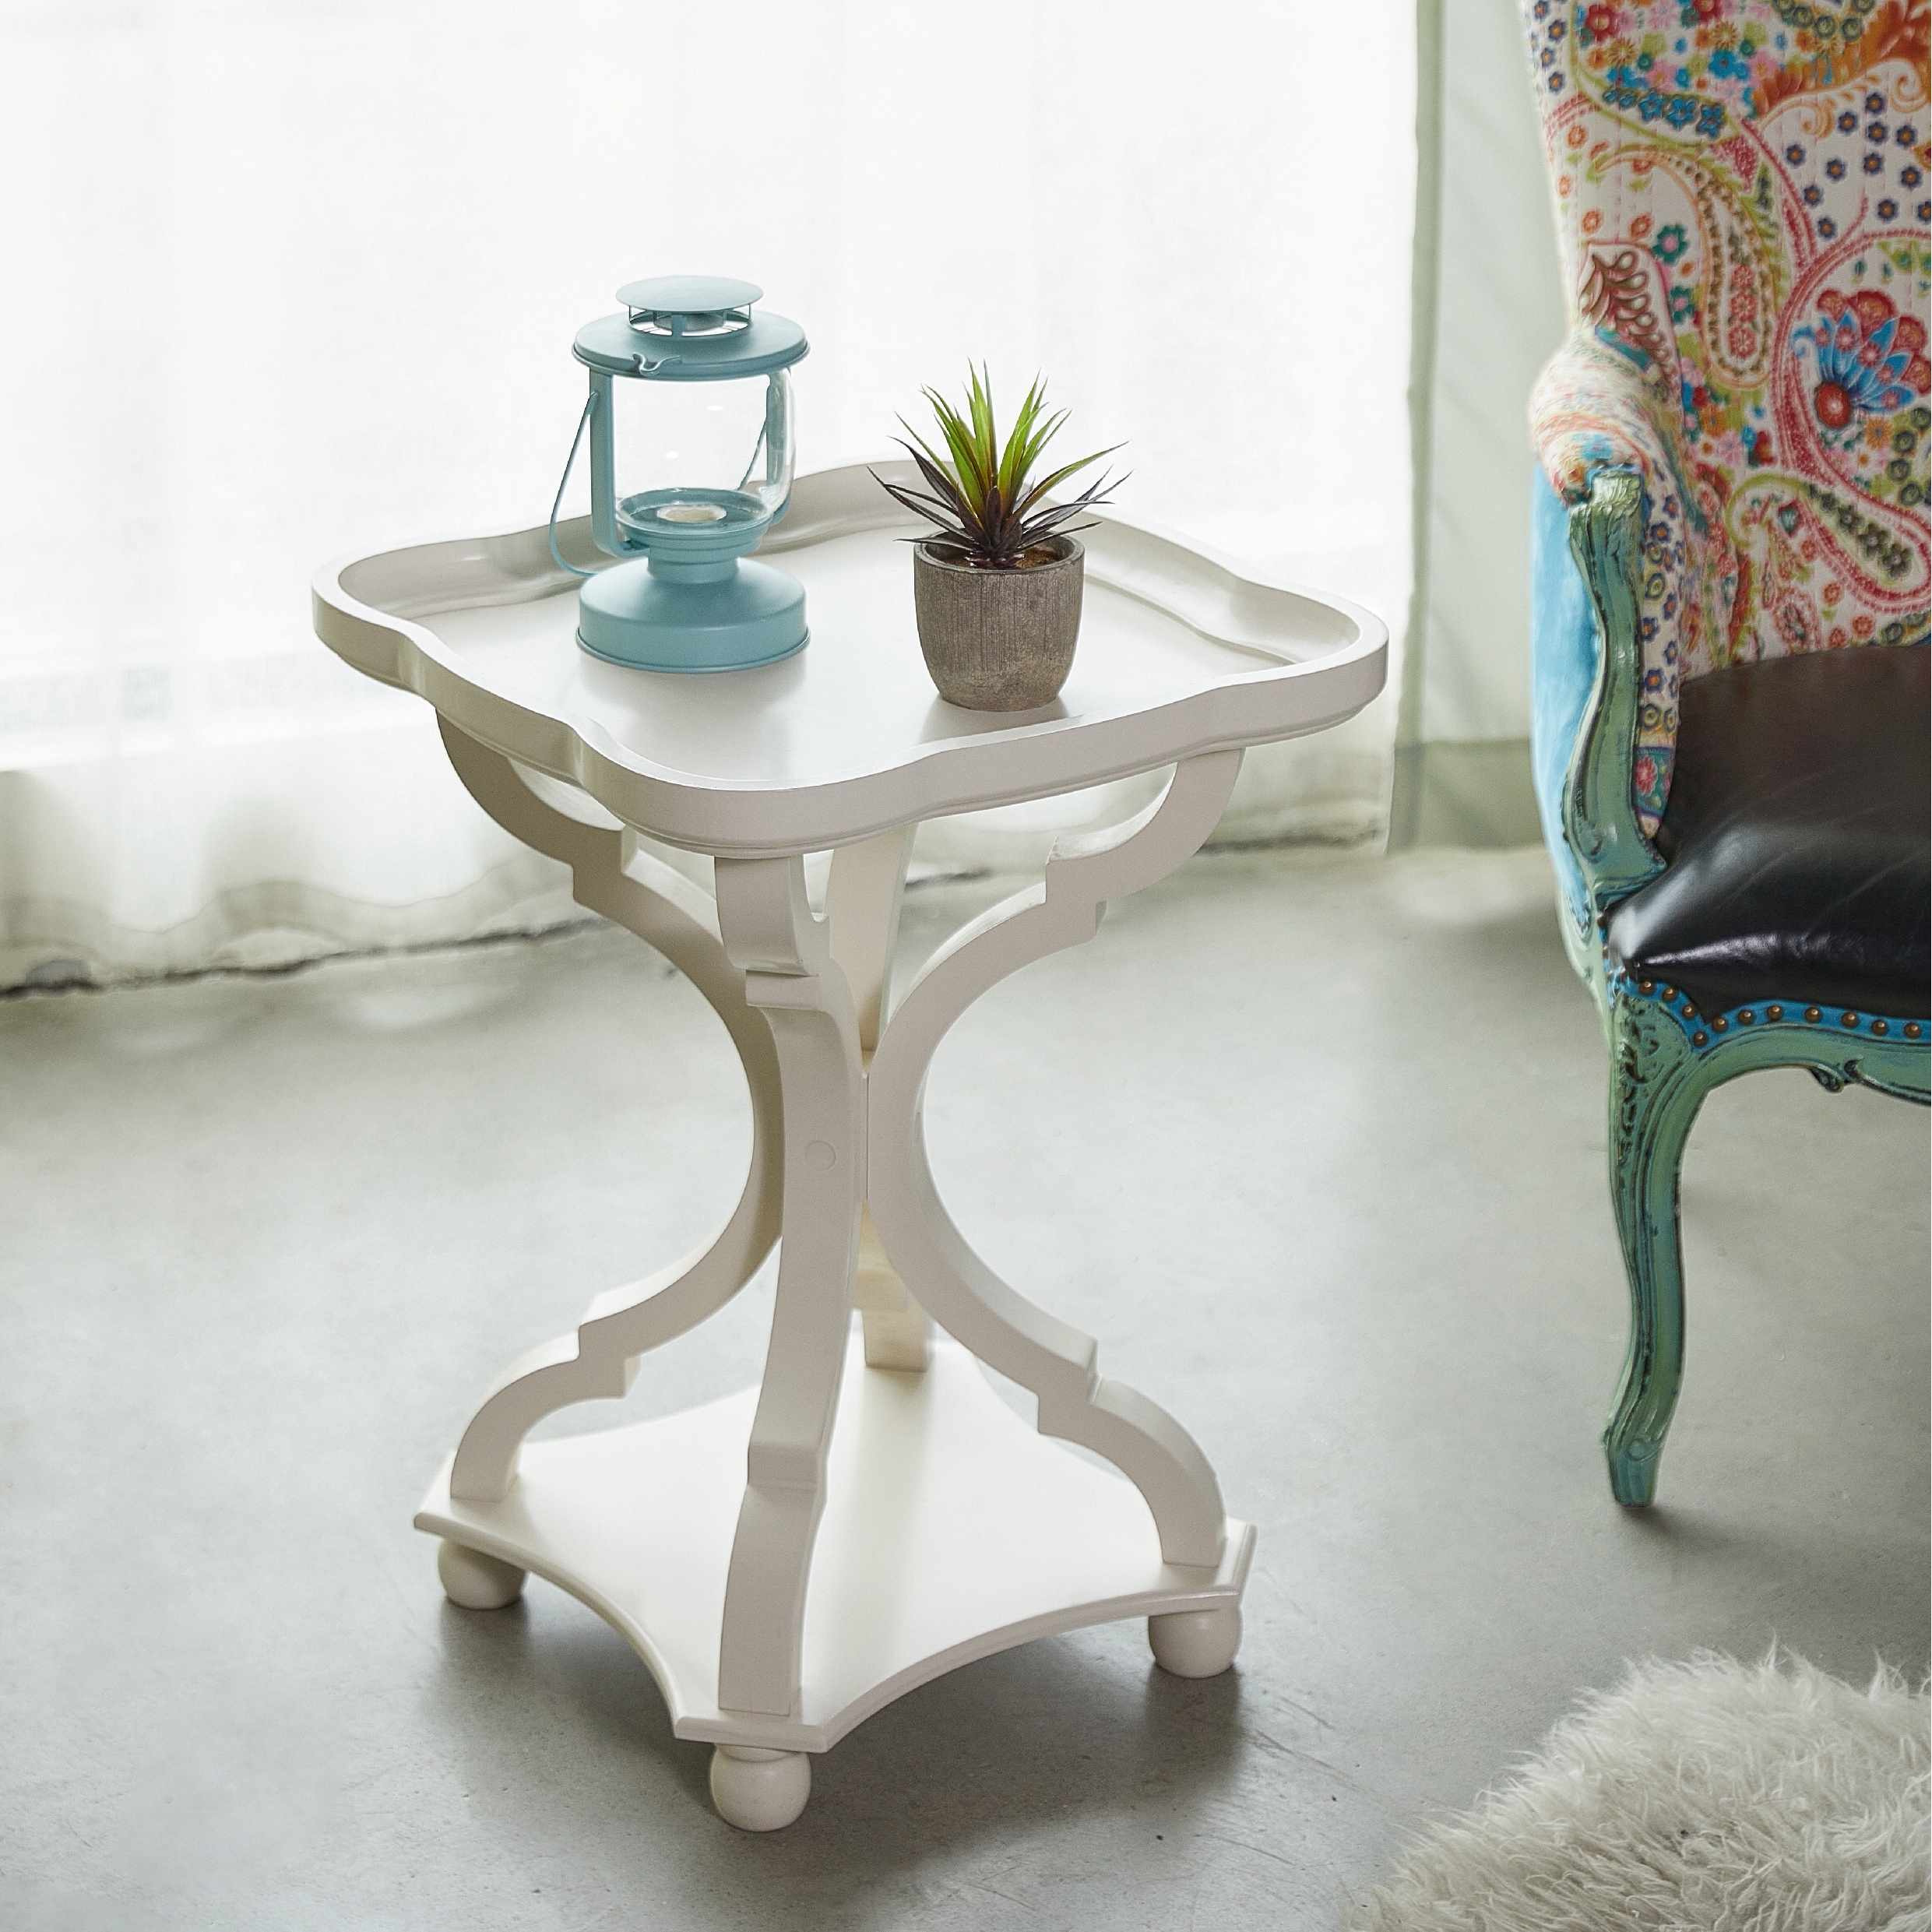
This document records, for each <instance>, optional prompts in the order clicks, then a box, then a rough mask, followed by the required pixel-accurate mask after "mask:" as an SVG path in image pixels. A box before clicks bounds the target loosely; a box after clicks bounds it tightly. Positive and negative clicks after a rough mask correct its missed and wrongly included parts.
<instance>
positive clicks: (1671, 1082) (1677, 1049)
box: [1603, 992, 1710, 1506]
mask: <svg viewBox="0 0 1932 1932" xmlns="http://www.w3.org/2000/svg"><path fill="white" fill-rule="evenodd" d="M1709 1090H1710V1082H1709V1081H1708V1080H1707V1079H1705V1077H1704V1075H1703V1071H1702V1069H1701V1068H1700V1067H1699V1066H1698V1063H1697V1061H1696V1060H1695V1058H1694V1055H1693V1054H1692V1053H1691V1050H1690V1047H1689V1046H1688V1045H1687V1043H1686V1042H1685V1040H1684V1035H1683V1033H1682V1031H1681V1030H1680V1029H1679V1027H1678V1026H1677V1024H1676V1022H1674V1020H1673V1019H1670V1017H1669V1016H1667V1015H1664V1014H1662V1013H1660V1012H1659V1009H1658V1008H1657V1007H1656V1005H1652V1004H1651V1003H1649V1002H1647V1001H1635V1000H1631V999H1630V998H1627V997H1625V996H1624V994H1621V992H1620V993H1619V994H1617V995H1616V996H1615V997H1614V998H1613V1000H1612V1001H1611V1005H1610V1200H1611V1204H1612V1205H1613V1207H1614V1209H1615V1211H1616V1215H1617V1237H1618V1239H1619V1240H1621V1242H1622V1244H1623V1249H1624V1274H1625V1276H1627V1277H1628V1280H1629V1283H1630V1346H1629V1348H1628V1351H1627V1353H1625V1355H1624V1372H1623V1377H1622V1379H1621V1381H1619V1383H1618V1384H1617V1395H1616V1399H1615V1400H1614V1402H1612V1403H1611V1405H1610V1420H1609V1421H1608V1422H1607V1423H1605V1425H1604V1428H1603V1451H1604V1454H1605V1455H1606V1458H1607V1459H1608V1460H1609V1463H1610V1492H1611V1494H1613V1495H1614V1496H1615V1497H1616V1498H1617V1501H1618V1502H1620V1503H1624V1504H1631V1505H1634V1506H1641V1505H1642V1504H1647V1503H1649V1502H1650V1501H1652V1500H1653V1499H1654V1498H1655V1497H1656V1490H1657V1463H1658V1460H1659V1457H1660V1455H1662V1452H1663V1439H1664V1437H1665V1435H1666V1434H1667V1433H1668V1431H1669V1430H1670V1417H1671V1415H1672V1413H1673V1411H1674V1410H1675V1409H1676V1408H1677V1392H1678V1390H1679V1389H1680V1388H1681V1386H1682V1385H1683V1381H1684V1243H1683V1237H1682V1234H1681V1232H1680V1227H1679V1224H1678V1213H1677V1202H1678V1170H1679V1169H1680V1167H1681V1166H1682V1163H1683V1160H1684V1142H1686V1141H1687V1139H1688V1138H1690V1133H1691V1122H1692V1121H1694V1120H1695V1119H1696V1118H1697V1114H1698V1108H1699V1107H1701V1105H1702V1104H1703V1101H1704V1096H1705V1094H1706V1093H1708V1092H1709Z"/></svg>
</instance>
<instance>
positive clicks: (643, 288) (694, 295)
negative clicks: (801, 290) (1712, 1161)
mask: <svg viewBox="0 0 1932 1932" xmlns="http://www.w3.org/2000/svg"><path fill="white" fill-rule="evenodd" d="M764 294H765V291H764V290H762V288H760V287H758V284H757V283H755V282H734V280H732V279H731V278H730V276H728V275H657V276H652V278H651V279H650V280H649V281H646V282H627V283H625V285H624V287H621V289H619V290H618V301H621V303H622V304H624V305H625V308H628V310H629V311H631V326H632V328H633V329H641V328H649V329H653V330H656V331H661V332H662V333H663V334H666V335H670V336H682V335H694V336H695V335H710V334H713V333H716V332H718V331H720V330H728V329H744V328H748V326H750V324H751V314H750V310H751V304H753V303H754V302H755V301H761V300H762V298H763V297H764Z"/></svg>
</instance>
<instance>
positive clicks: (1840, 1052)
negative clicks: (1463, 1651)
mask: <svg viewBox="0 0 1932 1932" xmlns="http://www.w3.org/2000/svg"><path fill="white" fill-rule="evenodd" d="M1522 10H1523V16H1524V20H1525V24H1526V27H1527V28H1528V30H1529V42H1530V60H1531V67H1532V73H1533V79H1534V84H1535V88H1536V99H1537V102H1538V104H1539V110H1540V114H1541V116H1542V121H1543V135H1544V140H1545V143H1546V146H1547V150H1548V154H1549V160H1550V171H1551V177H1552V179H1553V181H1554V187H1555V192H1556V206H1557V225H1558V229H1559V232H1560V240H1561V247H1562V251H1563V258H1564V272H1565V273H1566V275H1567V276H1568V283H1569V301H1570V307H1571V328H1570V333H1569V335H1568V340H1566V342H1565V343H1564V347H1562V349H1561V350H1560V351H1559V352H1558V354H1557V355H1556V357H1554V360H1552V361H1551V362H1550V364H1549V366H1548V368H1547V369H1545V370H1544V371H1543V375H1542V377H1541V378H1540V381H1539V382H1538V384H1537V386H1536V392H1535V395H1534V396H1533V399H1532V403H1531V410H1530V413H1531V421H1532V428H1533V435H1534V439H1535V442H1536V450H1537V454H1538V457H1539V460H1540V465H1541V468H1542V470H1543V475H1544V477H1545V478H1546V479H1547V487H1543V486H1542V485H1539V486H1538V488H1537V491H1536V497H1537V504H1536V513H1535V521H1534V529H1533V546H1534V563H1533V572H1534V600H1535V602H1534V608H1535V621H1534V630H1535V637H1534V644H1533V688H1534V713H1535V716H1534V726H1533V747H1534V757H1535V769H1536V787H1537V791H1538V794H1539V804H1540V808H1541V811H1542V814H1543V829H1544V833H1545V836H1546V837H1547V839H1548V842H1549V845H1550V851H1551V853H1552V854H1553V856H1554V859H1555V861H1556V865H1557V874H1558V877H1559V879H1560V882H1561V900H1562V907H1563V916H1564V926H1565V933H1566V938H1567V940H1568V945H1569V948H1570V952H1571V959H1572V962H1573V963H1574V964H1575V966H1576V969H1577V970H1578V973H1581V974H1582V977H1583V978H1584V979H1585V981H1586V982H1587V983H1588V984H1589V987H1590V990H1591V991H1592V994H1594V995H1595V997H1596V1001H1597V1003H1598V1005H1599V1008H1600V1009H1601V1011H1602V1012H1603V1019H1604V1026H1605V1032H1606V1036H1607V1038H1608V1040H1609V1045H1610V1188H1611V1194H1612V1197H1613V1201H1614V1207H1615V1210H1616V1218H1617V1230H1618V1233H1619V1234H1620V1236H1621V1240H1622V1243H1623V1250H1624V1267H1625V1269H1626V1271H1627V1272H1628V1276H1629V1283H1630V1293H1631V1338H1630V1348H1629V1353H1628V1357H1627V1359H1626V1360H1625V1363H1624V1373H1623V1379H1622V1381H1621V1385H1619V1387H1618V1388H1617V1395H1616V1398H1615V1401H1614V1406H1613V1407H1612V1409H1611V1413H1610V1421H1609V1423H1608V1425H1607V1427H1606V1429H1605V1431H1604V1435H1603V1443H1604V1448H1605V1450H1606V1452H1607V1455H1608V1457H1609V1462H1610V1487H1611V1489H1612V1490H1613V1491H1614V1494H1615V1495H1616V1497H1617V1501H1620V1502H1622V1503H1631V1504H1641V1503H1648V1502H1649V1501H1651V1500H1652V1497H1653V1495H1654V1494H1655V1491H1656V1477H1657V1463H1658V1456H1659V1452H1660V1450H1661V1449H1662V1447H1663V1439H1664V1434H1665V1431H1666V1430H1667V1429H1668V1428H1669V1427H1670V1416H1671V1411H1672V1409H1673V1407H1674V1406H1675V1405H1676V1402H1677V1390H1678V1386H1679V1384H1680V1379H1681V1376H1682V1363H1683V1348H1684V1310H1683V1279H1682V1260H1681V1249H1680V1240H1679V1235H1678V1226H1677V1173H1678V1167H1679V1163H1680V1160H1681V1157H1682V1155H1683V1152H1684V1141H1685V1138H1686V1136H1687V1135H1688V1133H1689V1131H1690V1128H1691V1122H1692V1121H1693V1120H1694V1118H1695V1117H1696V1114H1697V1111H1698V1107H1699V1105H1700V1104H1701V1102H1702V1100H1703V1098H1704V1096H1705V1094H1706V1093H1709V1091H1710V1090H1711V1089H1712V1087H1714V1086H1718V1085H1719V1083H1721V1082H1723V1081H1726V1080H1730V1079H1735V1078H1736V1077H1737V1075H1740V1074H1743V1073H1748V1072H1753V1071H1754V1070H1755V1069H1757V1068H1761V1067H1774V1066H1789V1065H1798V1066H1804V1067H1808V1068H1810V1069H1811V1072H1813V1073H1814V1075H1816V1076H1817V1077H1818V1079H1819V1080H1820V1081H1821V1082H1822V1083H1823V1084H1824V1085H1825V1086H1826V1087H1827V1088H1828V1089H1832V1091H1834V1092H1836V1091H1838V1090H1839V1089H1841V1088H1842V1086H1845V1085H1846V1083H1847V1082H1858V1083H1860V1084H1862V1085H1863V1086H1870V1087H1875V1088H1877V1089H1879V1090H1880V1091H1881V1092H1882V1093H1890V1094H1895V1095H1897V1096H1899V1097H1900V1098H1902V1099H1907V1100H1917V1101H1920V1102H1921V1103H1923V1101H1924V1100H1926V1098H1927V1032H1928V1026H1927V1005H1928V996H1927V975H1928V953H1927V897H1928V890H1929V888H1928V876H1927V781H1928V772H1927V702H1928V682H1927V643H1926V639H1927V616H1926V607H1927V587H1928V556H1927V450H1928V447H1932V414H1928V410H1927V404H1928V401H1932V398H1929V397H1928V395H1927V391H1928V389H1932V368H1928V364H1927V329H1926V304H1927V227H1928V222H1927V215H1928V206H1927V195H1928V192H1932V190H1928V186H1927V175H1928V173H1929V172H1932V169H1929V168H1928V164H1927V134H1928V132H1932V113H1928V103H1927V5H1926V0H1655V3H1653V0H1637V3H1633V0H1614V3H1613V0H1603V3H1601V4H1597V5H1580V4H1569V3H1568V0H1523V7H1522Z"/></svg>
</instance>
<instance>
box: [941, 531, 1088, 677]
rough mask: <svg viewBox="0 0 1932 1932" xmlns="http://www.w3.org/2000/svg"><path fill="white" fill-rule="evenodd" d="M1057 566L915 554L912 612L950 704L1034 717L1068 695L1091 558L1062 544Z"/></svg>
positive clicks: (1050, 545) (1073, 540)
mask: <svg viewBox="0 0 1932 1932" xmlns="http://www.w3.org/2000/svg"><path fill="white" fill-rule="evenodd" d="M1035 547H1036V549H1037V550H1040V551H1048V552H1050V554H1051V561H1050V562H1044V563H1038V564H1033V565H1027V566H1024V567H1022V568H1019V569H1017V570H987V569H982V568H976V567H975V566H974V565H971V564H962V563H951V562H948V561H947V558H946V556H945V549H946V546H945V545H943V544H934V543H931V542H927V543H920V544H914V545H913V610H914V611H916V612H917V615H918V618H919V648H920V649H921V650H922V651H923V652H924V653H925V654H926V669H927V670H928V671H930V672H931V674H932V681H933V682H934V684H937V685H938V687H939V695H940V696H941V697H942V698H943V699H945V701H946V702H947V703H948V704H954V705H963V706H965V707H966V709H968V710H970V711H1030V710H1032V709H1033V707H1034V706H1036V705H1043V704H1046V703H1047V702H1049V701H1050V700H1051V699H1054V698H1055V697H1057V695H1059V692H1060V687H1061V685H1062V684H1065V682H1066V681H1067V673H1068V671H1069V670H1072V668H1073V647H1074V644H1075V641H1076V640H1077V639H1079V635H1080V589H1081V582H1082V560H1083V559H1084V558H1085V557H1086V551H1084V550H1083V549H1082V547H1081V545H1080V541H1079V538H1077V537H1051V538H1050V539H1048V540H1047V542H1045V543H1043V544H1038V545H1036V546H1035Z"/></svg>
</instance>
